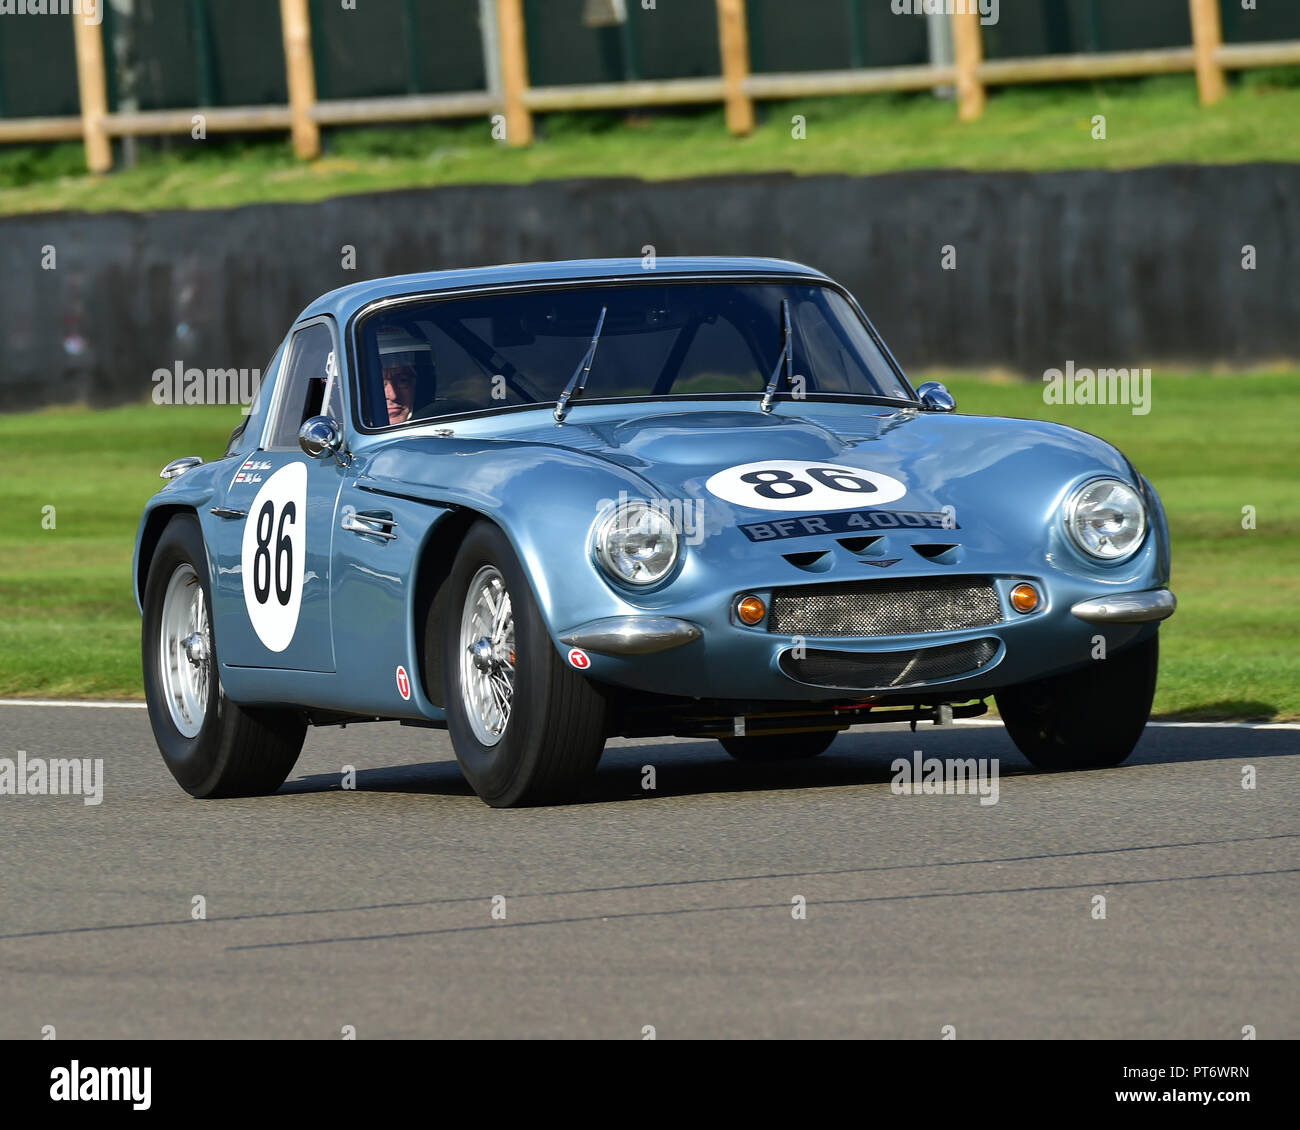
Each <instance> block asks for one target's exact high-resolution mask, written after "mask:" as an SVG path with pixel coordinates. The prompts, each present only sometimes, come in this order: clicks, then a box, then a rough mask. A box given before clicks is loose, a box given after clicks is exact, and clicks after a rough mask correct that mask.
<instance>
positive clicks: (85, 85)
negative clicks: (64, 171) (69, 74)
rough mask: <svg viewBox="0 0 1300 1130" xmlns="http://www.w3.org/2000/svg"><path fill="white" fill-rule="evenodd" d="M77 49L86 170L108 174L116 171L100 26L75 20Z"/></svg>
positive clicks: (102, 38) (76, 17)
mask: <svg viewBox="0 0 1300 1130" xmlns="http://www.w3.org/2000/svg"><path fill="white" fill-rule="evenodd" d="M72 28H73V38H74V40H75V42H76V46H77V87H78V90H79V92H80V98H81V132H82V137H83V138H84V140H85V144H86V168H88V169H89V170H90V171H91V172H92V173H107V172H109V171H110V170H111V169H112V168H113V143H112V141H110V140H109V136H108V129H107V123H106V121H105V119H106V118H107V116H108V79H107V77H106V76H105V72H104V35H103V26H102V25H101V24H92V23H90V22H88V21H87V20H86V19H84V18H83V17H82V16H79V15H76V14H75V13H74V14H73V16H72Z"/></svg>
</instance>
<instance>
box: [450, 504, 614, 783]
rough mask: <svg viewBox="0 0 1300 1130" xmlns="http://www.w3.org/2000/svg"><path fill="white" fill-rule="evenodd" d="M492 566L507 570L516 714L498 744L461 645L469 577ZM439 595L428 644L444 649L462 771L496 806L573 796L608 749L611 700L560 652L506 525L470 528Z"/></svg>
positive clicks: (512, 698)
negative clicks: (486, 732)
mask: <svg viewBox="0 0 1300 1130" xmlns="http://www.w3.org/2000/svg"><path fill="white" fill-rule="evenodd" d="M485 568H494V569H496V570H497V571H498V572H499V573H500V576H501V579H502V580H503V581H504V584H505V588H506V591H507V592H508V593H509V595H510V605H511V612H512V617H513V621H514V645H513V651H514V655H515V662H514V676H513V692H512V694H511V696H510V714H509V718H508V720H507V721H506V723H505V726H504V729H502V730H501V736H500V738H499V739H497V740H496V742H495V744H492V743H487V742H483V741H480V740H479V737H478V736H477V735H476V733H475V728H474V723H472V722H471V720H470V716H469V710H471V709H473V707H472V706H471V705H470V704H469V703H468V702H467V695H466V692H465V690H464V687H463V682H464V679H463V675H462V668H461V654H460V652H461V627H462V617H463V615H464V612H465V605H466V600H467V597H469V595H470V586H471V583H472V582H473V581H474V580H475V578H476V577H479V576H480V575H481V572H480V571H481V570H483V569H485ZM439 604H440V607H441V612H442V620H441V624H440V631H438V632H430V631H426V633H425V638H426V646H428V647H440V648H441V649H442V671H443V675H444V679H445V681H446V694H445V697H444V699H443V701H444V703H445V704H446V707H445V708H446V712H447V729H448V732H449V733H450V735H451V742H452V747H453V748H454V749H455V751H456V760H457V761H458V762H459V763H460V767H461V772H463V773H464V774H465V779H466V780H467V781H468V782H469V783H470V786H471V787H472V788H473V789H474V791H475V792H476V793H477V794H478V795H479V797H480V798H481V799H482V800H483V801H484V802H486V803H487V804H489V805H491V806H492V807H493V808H510V807H515V806H520V805H531V804H550V803H562V802H564V801H568V800H572V799H573V798H574V797H575V795H576V794H577V792H578V791H579V789H580V787H581V786H582V784H583V783H584V782H585V781H587V780H588V779H589V778H590V777H591V776H592V774H593V773H594V772H595V769H596V765H597V763H598V762H599V761H600V755H601V753H602V752H603V750H604V748H605V737H606V733H607V730H606V727H607V724H608V718H609V706H608V701H607V699H606V696H605V694H604V692H603V691H602V690H601V688H600V687H599V686H598V685H597V684H595V683H592V682H591V681H590V680H588V679H587V678H586V677H585V676H583V675H582V674H580V673H579V672H578V671H576V670H574V669H573V668H571V667H569V666H568V664H567V663H566V662H565V661H564V659H563V658H562V657H561V656H560V655H559V653H558V652H557V651H556V648H555V645H554V644H553V643H552V642H551V637H550V633H549V632H548V631H547V630H546V625H545V623H544V622H543V620H542V616H541V613H540V612H539V611H538V608H537V602H536V600H535V599H534V597H533V592H532V588H531V587H530V585H529V583H528V578H527V576H526V575H525V574H524V570H523V567H522V566H521V565H520V564H519V559H518V558H517V557H516V556H515V552H514V549H513V548H512V547H511V545H510V541H509V539H508V538H507V537H506V536H505V534H504V533H502V531H501V530H500V528H499V527H497V526H495V525H493V524H491V523H490V522H479V523H477V524H476V525H474V526H472V527H471V528H470V530H469V532H468V533H467V534H466V535H465V540H464V541H463V542H462V543H461V547H460V551H459V553H458V554H457V555H456V560H455V562H454V563H453V564H452V567H451V571H450V573H449V574H448V576H447V580H446V600H445V601H441V602H439ZM427 666H428V665H427V664H426V667H427Z"/></svg>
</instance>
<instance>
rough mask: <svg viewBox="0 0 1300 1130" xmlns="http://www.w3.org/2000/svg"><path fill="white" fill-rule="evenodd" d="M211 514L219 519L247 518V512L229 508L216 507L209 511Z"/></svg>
mask: <svg viewBox="0 0 1300 1130" xmlns="http://www.w3.org/2000/svg"><path fill="white" fill-rule="evenodd" d="M208 513H209V514H215V515H216V516H217V517H218V518H232V519H233V518H247V517H248V511H247V510H232V509H231V508H230V507H229V506H214V507H212V509H211V510H209V511H208Z"/></svg>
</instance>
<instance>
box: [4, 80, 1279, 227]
mask: <svg viewBox="0 0 1300 1130" xmlns="http://www.w3.org/2000/svg"><path fill="white" fill-rule="evenodd" d="M760 114H761V121H760V125H759V128H758V129H757V130H756V131H755V132H754V134H753V135H752V136H750V137H747V138H733V137H731V136H730V135H728V133H727V131H726V129H725V127H724V125H723V118H722V111H721V109H720V108H712V107H710V108H707V109H692V110H686V111H675V112H661V113H654V114H639V115H632V116H628V115H624V114H612V113H599V112H592V113H586V114H555V115H550V116H548V117H546V118H540V119H539V120H538V127H539V137H538V141H537V143H536V144H535V145H534V146H532V147H531V148H529V149H522V150H516V149H510V148H508V147H507V146H505V145H504V144H502V143H499V142H495V141H493V140H492V138H491V134H490V127H489V123H488V122H487V121H486V119H484V120H479V121H471V122H458V123H443V124H420V125H415V126H410V127H383V128H353V129H347V130H336V131H333V132H332V133H331V134H330V135H329V136H328V137H327V152H326V155H325V156H324V157H323V158H322V159H320V160H318V161H315V162H311V163H302V162H298V161H295V160H294V159H293V156H292V154H291V152H290V148H289V144H288V142H287V140H285V139H284V138H283V137H281V136H280V135H268V136H267V137H264V138H261V139H258V140H249V139H247V138H241V139H231V138H224V139H223V138H220V137H218V136H214V137H211V138H209V139H208V140H207V141H191V140H190V139H189V138H184V139H179V140H178V139H172V140H168V141H166V142H161V143H154V142H146V143H142V145H141V149H142V156H141V159H140V162H139V164H138V165H137V166H136V167H135V168H133V169H124V170H121V171H119V172H116V173H114V174H112V175H110V176H107V177H89V176H85V175H78V174H79V172H80V170H82V169H83V167H84V166H83V165H82V158H81V149H80V146H78V145H63V146H49V147H40V148H35V147H17V148H15V147H11V148H8V149H0V214H3V213H17V212H32V211H47V210H56V209H72V210H87V211H100V210H109V209H129V210H144V209H156V208H214V207H231V206H235V205H239V204H249V203H255V202H264V201H289V200H320V199H324V198H327V197H331V196H338V195H342V194H347V193H358V192H375V191H383V190H387V189H397V188H413V187H420V186H429V185H440V184H466V183H530V182H533V181H537V180H543V179H550V178H562V177H582V176H624V177H639V178H643V179H647V180H660V179H667V178H678V177H693V176H706V175H718V174H729V173H753V172H769V171H777V170H788V171H791V172H794V173H801V174H812V173H850V174H859V175H863V174H870V173H885V172H893V171H897V170H901V169H919V168H963V169H1077V168H1128V167H1133V166H1139V165H1152V164H1168V163H1174V162H1199V163H1219V164H1223V163H1235V162H1246V161H1297V160H1300V68H1289V69H1281V70H1273V71H1267V72H1266V71H1260V72H1256V73H1254V74H1248V75H1246V76H1244V78H1243V79H1242V81H1241V82H1240V83H1239V84H1238V85H1237V86H1236V87H1234V89H1233V92H1232V94H1231V95H1230V96H1229V97H1228V98H1227V99H1225V100H1224V101H1223V102H1221V103H1220V104H1218V105H1217V106H1213V107H1208V108H1203V107H1201V106H1199V105H1198V103H1197V99H1196V87H1195V83H1194V81H1193V80H1192V78H1191V77H1190V76H1181V75H1178V76H1165V77H1161V78H1154V79H1148V80H1143V81H1124V82H1120V81H1113V82H1105V83H1082V84H1066V85H1059V86H1050V85H1049V86H1042V87H1024V88H1014V87H1013V88H1008V89H1006V90H1002V91H998V92H995V93H994V95H993V96H992V97H991V98H990V100H989V105H988V110H987V111H986V113H985V114H984V116H983V117H982V118H981V119H980V120H979V121H977V122H973V123H967V124H962V123H959V122H958V121H957V115H956V109H955V107H954V105H953V103H952V102H951V101H949V100H945V99H937V98H934V97H933V96H931V95H929V94H919V95H899V96H891V95H875V96H869V97H850V98H820V99H804V100H800V101H797V102H788V103H779V104H771V105H767V106H763V107H760ZM796 114H799V115H802V116H803V117H804V118H805V119H806V123H807V136H806V138H804V139H802V140H795V139H794V138H793V137H792V136H791V132H792V130H791V120H792V118H793V117H794V115H796ZM1095 114H1103V115H1105V117H1106V128H1107V139H1106V140H1104V141H1098V140H1094V139H1093V137H1092V130H1093V123H1092V119H1093V115H1095Z"/></svg>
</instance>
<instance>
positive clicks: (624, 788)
mask: <svg viewBox="0 0 1300 1130" xmlns="http://www.w3.org/2000/svg"><path fill="white" fill-rule="evenodd" d="M916 749H920V750H923V751H924V753H925V754H926V755H927V756H933V757H940V758H944V757H963V758H964V757H976V758H983V757H987V758H998V759H1000V765H1001V773H1000V778H999V795H998V802H997V803H996V804H994V805H981V804H980V802H979V798H978V797H975V796H971V795H965V796H962V795H951V796H942V795H941V796H931V795H917V796H902V795H896V794H895V793H894V792H892V791H891V788H890V780H891V776H892V774H891V771H890V762H891V761H892V760H893V759H894V758H895V757H910V756H911V753H912V751H913V750H916ZM19 750H23V751H25V752H26V755H27V757H28V758H66V757H89V758H103V760H104V781H105V784H104V795H103V803H102V804H100V805H98V806H87V805H86V804H85V803H84V802H83V799H82V798H81V797H77V796H12V795H5V796H0V1037H5V1038H24V1039H40V1038H41V1035H42V1029H43V1028H44V1027H45V1026H47V1025H52V1026H53V1027H54V1029H55V1031H56V1033H57V1037H58V1038H59V1039H82V1038H118V1037H141V1038H183V1037H216V1038H240V1037H294V1038H322V1039H339V1038H340V1037H341V1036H342V1035H343V1034H344V1029H345V1027H346V1026H353V1027H354V1028H355V1031H356V1036H357V1038H359V1039H376V1038H385V1037H439V1038H441V1037H455V1038H464V1037H507V1038H509V1037H604V1038H618V1037H622V1038H627V1039H641V1038H643V1036H644V1035H646V1034H647V1033H646V1032H645V1029H646V1026H652V1027H653V1029H654V1034H655V1035H656V1036H657V1038H659V1039H671V1038H681V1037H722V1036H729V1037H903V1038H909V1037H910V1038H918V1039H939V1038H940V1037H941V1036H942V1035H943V1033H944V1027H945V1026H946V1025H951V1026H952V1027H953V1028H954V1029H955V1035H956V1037H957V1038H958V1039H962V1038H987V1037H1027V1038H1054V1037H1118V1038H1183V1037H1205V1038H1213V1039H1227V1040H1233V1039H1241V1038H1242V1030H1243V1028H1244V1027H1246V1026H1250V1027H1253V1028H1254V1029H1255V1032H1256V1034H1257V1035H1258V1037H1259V1038H1261V1039H1276V1038H1282V1037H1289V1038H1292V1039H1294V1038H1296V1037H1298V1036H1300V978H1297V977H1296V975H1295V947H1296V940H1295V939H1296V929H1297V923H1300V850H1298V845H1300V729H1297V728H1295V727H1292V728H1277V727H1264V728H1249V727H1244V726H1237V727H1222V726H1177V727H1153V728H1150V729H1149V730H1148V731H1147V734H1146V737H1145V738H1144V739H1143V742H1142V744H1141V745H1140V746H1139V748H1138V750H1137V752H1136V753H1135V754H1134V756H1133V757H1132V758H1131V759H1130V761H1129V762H1128V764H1126V765H1125V766H1124V767H1122V768H1120V769H1116V770H1108V771H1103V772H1094V773H1070V774H1061V775H1039V774H1034V773H1031V772H1030V771H1029V768H1028V766H1027V764H1026V763H1025V762H1024V761H1023V759H1022V758H1021V757H1020V756H1019V754H1018V753H1017V752H1016V751H1015V748H1014V746H1012V744H1011V742H1010V740H1009V739H1008V738H1007V737H1006V736H1005V734H1004V733H1003V731H1002V729H1001V728H1000V727H995V726H973V725H959V726H958V727H956V728H952V729H948V728H945V729H935V728H934V727H922V728H921V730H920V731H918V733H916V734H911V733H909V732H908V731H907V729H906V728H905V727H893V726H891V727H888V728H884V727H881V728H876V729H874V730H873V729H859V730H856V731H853V732H851V733H849V734H847V735H842V736H841V737H840V738H839V739H838V741H837V742H836V744H835V745H834V746H833V747H832V749H831V750H830V751H829V752H828V753H827V754H825V755H823V756H822V757H821V758H819V759H817V760H816V761H813V762H810V763H806V764H802V765H795V766H793V767H791V766H781V767H769V768H762V769H755V768H751V767H746V766H742V765H740V764H737V763H734V762H732V761H731V760H730V759H729V758H728V757H727V756H726V754H725V753H723V751H722V750H721V748H720V747H719V746H718V745H717V744H716V743H712V742H699V741H684V740H683V741H676V740H674V741H654V742H637V743H632V742H624V741H618V742H614V743H611V746H610V748H609V749H608V750H607V752H606V755H605V759H604V761H603V762H602V764H601V769H600V772H599V774H598V777H597V779H596V782H595V785H594V787H593V789H592V792H591V795H590V798H589V799H588V801H587V802H586V803H582V804H575V805H570V806H566V807H561V808H552V809H525V810H515V811H494V810H492V809H489V808H487V807H486V806H485V805H483V804H482V803H481V802H480V801H479V800H478V799H477V798H476V797H474V796H473V795H472V794H471V793H470V791H469V789H468V787H467V786H466V785H465V783H464V781H463V780H462V778H461V776H460V773H459V771H458V769H457V767H456V765H455V762H454V760H453V758H452V755H451V750H450V746H449V744H448V742H447V739H446V736H445V734H443V733H441V732H437V731H431V730H420V729H410V728H402V727H399V726H397V725H396V724H382V725H368V726H350V727H348V728H347V729H346V730H339V729H323V730H315V731H311V732H310V733H309V735H308V739H307V746H306V748H305V750H304V752H303V756H302V758H301V760H300V761H299V763H298V766H297V768H296V769H295V771H294V774H293V776H292V777H291V779H290V781H289V782H288V783H287V784H286V785H285V787H284V788H283V789H282V790H281V792H280V794H279V795H277V796H274V797H268V798H264V799H256V800H225V801H195V800H192V799H190V798H189V797H187V796H186V795H185V794H184V793H182V792H181V791H180V789H179V788H178V787H177V786H176V785H175V784H174V783H173V781H172V779H171V777H170V776H169V775H168V774H167V772H166V770H165V769H164V767H163V765H162V761H161V759H160V758H159V756H158V754H157V752H156V750H155V748H154V745H153V740H152V737H151V734H150V731H149V725H148V719H147V716H146V714H145V712H144V711H143V710H139V709H82V708H76V707H58V706H51V707H34V706H10V705H0V757H3V758H9V759H16V757H17V751H19ZM345 765H353V766H355V767H356V770H357V773H356V788H355V790H344V789H342V788H341V787H340V781H341V773H342V769H343V766H345ZM645 765H653V766H654V767H655V773H656V777H657V781H656V783H657V788H656V789H655V790H654V791H646V790H643V789H642V787H641V783H642V767H643V766H645ZM1247 765H1250V766H1254V768H1255V773H1256V787H1255V788H1254V789H1253V790H1248V789H1244V788H1243V787H1242V779H1243V772H1242V771H1243V767H1245V766H1247ZM1097 895H1101V896H1104V899H1105V914H1106V916H1105V918H1104V919H1101V918H1098V917H1094V915H1095V914H1096V913H1097V912H1096V910H1095V909H1094V897H1095V896H1097ZM195 896H202V898H203V900H205V903H206V913H207V918H206V920H195V919H194V918H193V917H192V907H193V905H194V903H193V900H194V898H195ZM494 896H504V904H502V903H501V902H500V901H499V900H498V902H497V903H496V906H497V907H498V910H497V913H498V915H500V914H501V913H504V918H501V917H496V918H494V917H493V906H494V903H493V897H494ZM798 896H802V898H803V899H805V900H806V918H805V919H796V918H795V917H794V916H793V913H792V910H793V909H794V907H795V905H796V904H795V902H794V900H795V899H796V898H797V897H798Z"/></svg>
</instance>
